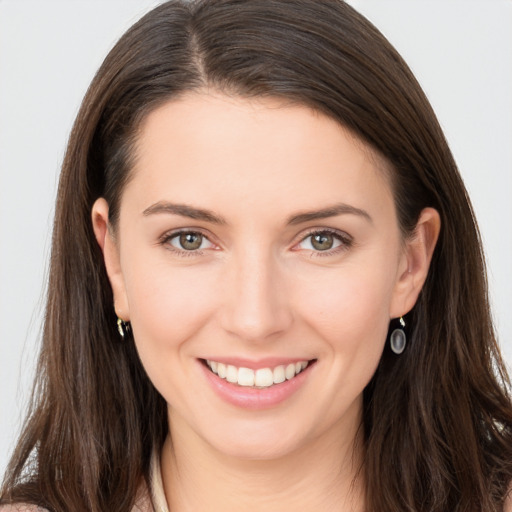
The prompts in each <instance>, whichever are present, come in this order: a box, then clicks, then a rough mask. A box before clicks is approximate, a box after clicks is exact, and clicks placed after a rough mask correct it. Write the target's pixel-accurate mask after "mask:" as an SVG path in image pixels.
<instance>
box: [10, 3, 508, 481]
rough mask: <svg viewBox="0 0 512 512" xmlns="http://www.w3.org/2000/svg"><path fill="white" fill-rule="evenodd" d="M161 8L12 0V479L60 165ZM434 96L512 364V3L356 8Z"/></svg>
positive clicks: (38, 321) (369, 5)
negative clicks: (79, 122) (89, 105)
mask: <svg viewBox="0 0 512 512" xmlns="http://www.w3.org/2000/svg"><path fill="white" fill-rule="evenodd" d="M158 3H160V2H158V1H157V0H88V1H80V0H73V1H70V0H61V1H58V0H46V1H42V0H0V475H1V474H3V471H4V468H5V465H6V464H7V458H8V454H9V452H10V451H11V449H12V447H13V443H14V440H15V437H16V435H17V432H18V429H19V425H20V420H21V417H22V413H23V407H24V405H25V403H26V399H27V396H28V393H29V390H30V382H31V379H32V376H33V367H34V365H33V363H34V361H35V358H36V354H37V346H38V337H39V332H40V324H41V317H42V309H43V304H44V286H45V285H44V283H45V279H46V269H47V258H48V254H49V249H50V229H51V223H52V216H53V203H54V198H55V191H56V185H57V177H58V172H59V166H60V164H61V160H62V156H63V152H64V148H65V145H66V141H67V137H68V133H69V130H70V128H71V124H72V122H73V119H74V117H75V115H76V113H77V110H78V107H79V104H80V101H81V99H82V97H83V94H84V93H85V90H86V88H87V86H88V84H89V82H90V80H91V79H92V77H93V74H94V73H95V71H96V69H97V68H98V66H99V65H100V63H101V61H102V59H103V58H104V56H105V55H106V53H107V52H108V50H109V49H110V48H111V47H112V45H113V44H114V42H115V41H116V40H117V39H118V37H119V36H120V35H121V34H122V33H123V32H124V31H125V30H126V29H127V28H128V27H129V26H130V25H131V24H132V23H133V22H134V21H136V20H137V19H138V18H139V17H140V16H141V15H142V14H143V13H144V12H146V11H147V10H149V8H150V7H152V6H154V5H156V4H158ZM350 3H351V4H353V5H354V6H355V7H357V8H358V9H359V10H360V11H361V12H362V13H363V14H365V15H366V16H367V17H369V18H370V19H371V20H372V21H373V22H374V23H375V24H376V25H377V27H379V28H380V29H381V30H382V31H383V32H384V34H385V35H386V36H387V37H388V38H389V39H390V41H391V42H392V43H393V44H394V45H395V46H396V47H397V49H398V50H399V51H400V52H401V53H402V55H403V56H404V58H405V59H406V61H407V62H408V63H409V64H410V66H411V67H412V69H413V71H414V72H415V73H416V75H417V77H418V79H419V81H420V83H421V84H422V85H423V87H424V89H425V91H426V92H427V94H428V96H429V98H430V100H431V102H432V104H433V106H434V109H435V110H436V112H437V114H438V117H439V119H440V121H441V124H442V126H443V128H444V130H445V133H446V136H447V138H448V141H449V143H450V145H451V148H452V151H453V152H454V154H455V157H456V159H457V162H458V164H459V167H460V170H461V173H462V175H463V177H464V179H465V181H466V184H467V187H468V189H469V192H470V196H471V197H472V200H473V203H474V206H475V210H476V213H477V217H478V219H479V222H480V227H481V230H482V234H483V238H484V242H485V248H486V253H487V256H488V267H489V277H490V284H491V297H492V301H493V304H494V315H495V321H496V325H497V327H498V332H499V335H500V339H501V343H502V348H503V352H504V354H505V357H506V360H507V361H508V363H509V364H511V363H512V321H511V317H512V314H511V313H512V200H511V196H512V1H511V0H351V1H350Z"/></svg>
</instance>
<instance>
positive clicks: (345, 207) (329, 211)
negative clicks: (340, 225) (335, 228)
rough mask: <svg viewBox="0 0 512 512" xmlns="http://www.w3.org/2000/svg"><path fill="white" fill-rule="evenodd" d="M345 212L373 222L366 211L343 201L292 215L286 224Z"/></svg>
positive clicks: (324, 217)
mask: <svg viewBox="0 0 512 512" xmlns="http://www.w3.org/2000/svg"><path fill="white" fill-rule="evenodd" d="M346 214H349V215H357V216H359V217H363V218H364V219H366V220H367V221H368V222H370V223H371V224H373V219H372V218H371V216H370V214H369V213H368V212H367V211H365V210H361V209H360V208H356V207H355V206H351V205H349V204H345V203H339V204H335V205H333V206H328V207H327V208H322V209H321V210H314V211H308V212H303V213H298V214H296V215H292V216H291V217H289V218H288V224H289V225H292V226H294V225H296V224H302V223H304V222H310V221H312V220H319V219H327V218H329V217H336V216H337V215H346Z"/></svg>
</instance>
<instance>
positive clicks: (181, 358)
mask: <svg viewBox="0 0 512 512" xmlns="http://www.w3.org/2000/svg"><path fill="white" fill-rule="evenodd" d="M508 386H509V381H508V377H507V375H506V372H505V369H504V367H503V364H502V362H501V359H500V355H499V351H498V348H497V346H496V343H495V341H494V335H493V330H492V324H491V321H490V315H489V308H488V301H487V294H486V282H485V273H484V264H483V261H482V254H481V249H480V242H479V237H478V231H477V228H476V225H475V222H474V219H473V214H472V210H471V207H470V204H469V202H468V199H467V196H466V192H465V189H464V186H463V184H462V182H461V179H460V177H459V175H458V173H457V170H456V166H455V163H454V161H453V158H452V156H451V154H450V151H449V149H448V147H447V145H446V142H445V140H444V137H443V135H442V132H441V130H440V128H439V125H438V123H437V121H436V119H435V116H434V114H433V112H432V110H431V108H430V106H429V104H428V102H427V100H426V98H425V96H424V95H423V93H422V92H421V89H420V87H419V85H418V84H417V82H416V81H415V79H414V78H413V76H412V74H411V73H410V71H409V70H408V68H407V66H406V65H405V63H404V62H403V61H402V60H401V58H400V57H399V56H398V55H397V53H396V52H395V51H394V50H393V49H392V48H391V47H390V45H389V43H388V42H387V41H386V40H385V39H384V38H383V36H382V35H381V34H380V33H379V32H378V31H377V30H376V29H375V28H374V27H373V26H372V25H371V24H369V23H368V22H367V21H366V20H365V19H364V18H362V17H361V16H360V15H358V14H357V13H356V12H355V11H354V10H353V9H351V8H350V7H349V6H347V5H346V4H344V3H343V2H339V1H331V2H316V1H313V0H308V1H306V0H301V1H295V2H287V1H284V0H280V1H276V0H262V1H260V2H250V1H235V0H220V1H197V2H192V3H189V2H168V3H166V4H164V5H162V6H160V7H158V8H156V9H155V10H154V11H152V12H151V13H149V14H148V15H146V16H145V17H144V18H143V19H142V20H141V21H139V22H138V23H137V24H136V25H135V26H134V27H132V29H130V30H129V31H128V32H127V33H126V34H125V35H124V36H123V38H122V39H121V40H120V41H119V43H118V44H117V45H116V47H115V48H114V49H113V50H112V51H111V53H110V54H109V55H108V56H107V58H106V60H105V62H104V64H103V65H102V67H101V68H100V70H99V72H98V74H97V76H96V77H95V79H94V81H93V83H92V84H91V87H90V89H89V91H88V93H87V95H86V98H85V100H84V102H83V106H82V109H81V111H80V113H79V115H78V118H77V120H76V123H75V126H74V129H73V132H72V135H71V138H70V142H69V146H68V151H67V153H66V157H65V161H64V164H63V171H62V175H61V181H60V186H59V195H58V203H57V211H56V221H55V228H54V245H53V251H52V262H51V273H50V286H49V297H48V309H47V315H46V322H45V331H44V343H43V351H42V353H41V358H40V363H39V379H38V384H37V387H36V394H35V399H34V405H33V408H32V411H31V414H30V417H29V418H28V420H27V423H26V427H25V430H24V432H23V434H22V436H21V439H20V441H19V444H18V446H17V448H16V451H15V453H14V455H13V458H12V460H11V463H10V466H9V468H8V472H7V475H6V479H5V482H4V486H3V490H2V501H1V503H2V504H4V503H5V504H6V506H5V507H4V508H2V510H18V509H19V510H23V509H26V507H27V506H28V505H31V506H33V509H34V510H35V509H36V508H35V507H36V506H40V507H42V508H44V509H48V510H59V511H68V510H73V511H79V510H84V511H85V510H94V511H100V510H108V511H115V510H118V511H127V510H172V511H188V510H211V511H215V510H220V509H223V510H233V509H235V508H237V509H238V508H240V507H241V506H244V507H245V508H246V509H248V510H262V509H266V510H276V511H277V510H280V511H281V510H288V509H295V510H312V509H313V508H319V509H322V510H354V511H360V510H368V511H386V510H389V511H397V510H422V511H423V510H425V511H457V510H475V511H476V510H478V511H481V510H489V511H491V510H496V511H498V510H499V511H502V510H512V506H511V504H510V503H509V502H506V497H507V493H508V488H509V485H510V481H511V479H512V435H511V427H512V408H511V404H510V397H509V395H508ZM29 509H30V507H29Z"/></svg>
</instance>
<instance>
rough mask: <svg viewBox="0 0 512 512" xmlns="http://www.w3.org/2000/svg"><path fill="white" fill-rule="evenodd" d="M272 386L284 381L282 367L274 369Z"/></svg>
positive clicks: (284, 376)
mask: <svg viewBox="0 0 512 512" xmlns="http://www.w3.org/2000/svg"><path fill="white" fill-rule="evenodd" d="M273 374H274V384H280V383H281V382H284V381H285V380H286V375H285V374H284V366H283V365H281V366H276V367H275V368H274V372H273Z"/></svg>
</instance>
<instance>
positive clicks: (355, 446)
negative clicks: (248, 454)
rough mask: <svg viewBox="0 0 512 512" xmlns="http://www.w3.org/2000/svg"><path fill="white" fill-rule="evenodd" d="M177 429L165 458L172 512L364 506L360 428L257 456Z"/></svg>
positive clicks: (353, 508)
mask: <svg viewBox="0 0 512 512" xmlns="http://www.w3.org/2000/svg"><path fill="white" fill-rule="evenodd" d="M174 423H176V421H174ZM178 423H179V421H178ZM174 426H176V427H178V425H174ZM172 427H173V425H172V423H171V431H172V433H173V434H172V438H171V436H169V437H168V438H167V440H166V442H165V444H164V448H163V451H162V458H161V465H162V478H163V483H164V490H165V494H166V496H167V501H168V504H169V510H170V511H172V512H196V511H197V510H208V511H209V512H225V511H226V510H238V509H241V508H242V507H243V509H244V510H246V511H247V512H256V511H258V512H259V511H261V510H265V512H282V511H283V510H294V512H306V511H307V512H310V511H312V510H313V511H316V510H322V511H325V512H328V511H329V512H330V511H333V512H334V511H337V512H339V511H351V512H360V511H361V510H363V508H364V507H363V504H364V482H363V481H362V480H363V472H362V471H359V469H360V468H361V463H362V442H361V441H362V440H361V439H360V436H361V432H360V430H356V431H354V432H353V433H351V435H350V436H347V435H343V434H341V435H340V432H339V430H336V429H333V432H332V434H329V435H326V436H322V437H321V438H317V439H314V440H312V441H311V442H310V443H308V445H307V446H303V447H301V449H300V450H296V451H294V452H292V453H289V454H286V455H285V456H282V457H279V458H275V459H265V460H252V459H241V458H236V457H233V456H230V455H226V454H224V453H220V452H219V451H217V450H215V449H214V448H213V447H212V446H210V445H208V444H206V443H204V442H203V440H202V439H200V438H199V437H198V436H196V435H195V434H194V433H193V432H191V431H183V429H180V428H172Z"/></svg>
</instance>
